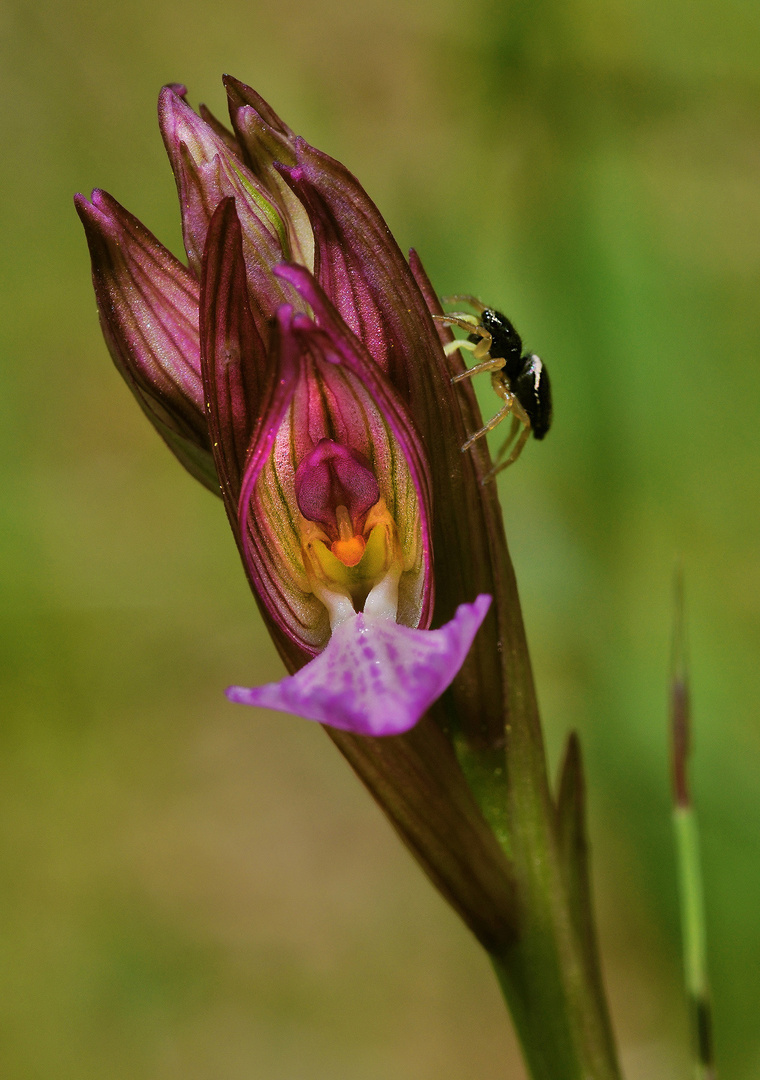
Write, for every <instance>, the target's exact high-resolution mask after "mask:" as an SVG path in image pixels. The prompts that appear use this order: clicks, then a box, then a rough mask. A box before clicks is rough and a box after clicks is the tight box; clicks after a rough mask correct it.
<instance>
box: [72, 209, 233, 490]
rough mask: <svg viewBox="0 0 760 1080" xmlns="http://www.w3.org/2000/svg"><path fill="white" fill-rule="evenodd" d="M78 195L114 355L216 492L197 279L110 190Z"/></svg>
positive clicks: (166, 434) (186, 460) (163, 431)
mask: <svg viewBox="0 0 760 1080" xmlns="http://www.w3.org/2000/svg"><path fill="white" fill-rule="evenodd" d="M74 202H75V204H76V208H77V212H78V214H79V216H80V218H81V219H82V224H83V225H84V228H85V233H86V236H87V243H88V246H89V249H90V256H91V259H92V280H93V285H94V287H95V298H96V300H97V304H98V312H99V314H100V323H101V327H102V329H103V336H104V337H105V339H106V343H107V345H108V348H109V351H110V353H111V356H112V358H113V361H114V363H115V364H116V367H117V368H118V370H119V371H120V372H121V374H122V376H123V377H124V380H125V381H126V383H127V385H128V386H129V387H130V389H131V390H132V392H133V394H134V395H135V397H136V398H137V401H138V402H139V404H140V407H141V408H142V410H143V412H144V413H145V414H146V416H147V417H148V419H149V420H150V421H151V423H152V424H153V426H154V427H155V428H156V430H157V431H158V432H159V434H160V435H161V436H162V438H163V439H164V440H165V441H166V443H167V444H168V445H169V447H170V448H171V449H172V450H173V451H174V453H175V454H176V456H177V457H178V458H179V460H180V461H181V462H182V464H183V465H184V466H185V468H186V469H187V470H188V471H189V472H190V473H192V475H193V476H195V477H196V478H197V479H198V480H200V481H201V483H203V484H205V486H206V487H208V488H209V489H210V490H211V491H213V492H214V493H215V494H217V495H218V494H219V481H218V479H217V475H216V470H215V467H214V459H213V456H212V453H211V444H210V441H209V436H208V426H207V423H206V416H205V408H204V404H203V385H202V381H201V361H200V347H199V341H198V292H199V290H198V282H197V281H196V280H195V278H194V277H193V276H192V274H190V273H189V271H188V270H187V268H186V267H184V266H183V265H182V263H181V262H179V260H178V259H176V258H175V257H174V255H172V253H171V252H170V251H167V249H166V248H165V247H164V246H163V244H161V243H159V241H158V240H157V239H156V238H155V236H153V234H152V233H151V232H149V230H148V229H146V228H145V226H144V225H142V224H141V223H140V222H139V221H138V220H137V218H135V217H133V215H132V214H130V213H129V212H128V211H127V210H125V209H124V207H123V206H121V205H120V204H119V203H118V202H117V201H116V199H114V198H112V196H110V195H109V194H108V193H107V192H105V191H98V190H95V191H93V193H92V196H91V201H88V200H87V199H85V198H84V196H83V195H77V196H76V197H75V199H74Z"/></svg>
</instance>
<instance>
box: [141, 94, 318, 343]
mask: <svg viewBox="0 0 760 1080" xmlns="http://www.w3.org/2000/svg"><path fill="white" fill-rule="evenodd" d="M158 119H159V125H160V127H161V134H162V135H163V138H164V143H165V145H166V150H167V153H168V155H169V160H170V162H171V165H172V169H173V170H174V176H175V179H176V182H177V190H178V193H179V200H180V207H181V209H182V235H183V239H184V243H185V250H186V252H187V257H188V262H189V265H190V270H191V271H192V272H193V273H194V274H195V275H196V276H198V277H200V274H201V266H202V260H203V251H204V248H205V244H206V235H207V232H208V227H209V224H210V222H211V219H212V217H213V215H214V212H215V211H216V209H217V207H218V205H219V203H220V202H221V201H222V200H223V199H225V198H229V197H232V198H234V199H235V203H236V208H237V214H238V218H239V220H240V224H241V228H242V237H243V251H244V256H245V267H246V276H247V280H248V291H249V299H250V304H251V313H252V315H253V319H254V322H255V324H256V327H257V330H258V332H259V335H260V336H261V337H262V338H263V339H264V341H265V342H266V327H267V324H268V322H269V320H270V319H271V317H272V316H273V314H274V312H275V310H276V309H277V307H278V306H279V305H280V304H282V303H286V302H291V303H293V302H295V303H297V302H298V301H297V297H295V296H294V294H293V293H292V290H290V289H289V288H288V287H287V285H286V283H285V282H282V281H280V280H278V279H277V278H276V277H275V276H274V274H273V270H274V267H275V266H276V265H277V264H278V263H280V262H282V261H283V260H288V259H290V258H292V257H294V254H293V252H291V245H290V240H289V236H288V225H287V222H286V220H285V217H284V214H283V211H282V209H281V207H280V206H279V205H278V202H277V198H276V197H275V195H273V193H272V192H270V191H269V190H268V189H267V188H266V187H265V186H264V184H262V183H261V181H260V180H259V178H258V177H257V176H256V175H255V174H254V173H253V172H251V170H250V169H249V168H248V167H247V165H246V164H245V163H244V162H243V161H242V160H241V156H240V152H239V151H238V152H236V151H235V150H234V149H233V148H232V145H231V142H230V139H231V134H230V133H226V134H222V133H220V132H219V128H220V127H221V125H219V124H218V122H217V123H216V125H215V126H212V125H211V124H209V123H208V122H207V121H206V120H204V119H202V118H201V117H200V116H198V114H197V113H196V112H194V111H193V109H191V108H190V106H189V105H188V104H187V102H186V101H185V100H184V87H181V86H176V85H170V86H165V87H164V88H163V90H162V91H161V94H160V96H159V99H158ZM299 250H300V249H299ZM296 257H297V255H296Z"/></svg>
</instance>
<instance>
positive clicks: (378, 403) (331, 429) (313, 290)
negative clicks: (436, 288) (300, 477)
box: [238, 267, 433, 654]
mask: <svg viewBox="0 0 760 1080" xmlns="http://www.w3.org/2000/svg"><path fill="white" fill-rule="evenodd" d="M277 272H278V274H280V275H282V276H283V277H287V279H288V280H290V281H291V282H293V284H294V285H296V286H297V287H298V289H299V291H300V292H301V294H302V296H303V297H304V298H305V299H306V300H307V301H308V302H309V303H310V304H311V305H313V307H314V311H315V314H316V315H317V317H318V318H320V322H321V325H320V326H317V325H315V323H314V322H313V321H312V320H311V319H308V318H307V317H306V316H304V315H301V314H298V313H295V312H293V310H292V308H290V307H283V308H281V309H280V311H279V312H278V317H277V328H276V332H275V336H274V339H273V342H272V359H273V361H274V363H275V367H276V370H277V371H278V375H279V378H278V380H277V383H276V385H275V386H274V387H273V389H272V393H271V395H270V397H269V399H268V403H267V405H266V407H265V408H264V410H263V412H262V416H261V420H260V423H259V425H258V426H257V429H256V432H255V433H254V436H253V439H252V443H251V452H250V457H249V460H248V462H247V464H246V470H245V475H244V478H243V482H242V489H241V494H240V503H239V508H238V520H239V522H240V530H241V534H242V544H243V552H244V557H245V561H246V564H247V567H248V569H249V572H250V574H251V577H252V579H253V580H254V581H255V583H256V586H257V590H258V592H259V595H260V596H261V597H262V598H263V600H264V602H265V603H266V605H267V607H268V608H269V610H270V612H271V613H272V615H273V616H274V617H275V618H278V619H279V621H280V624H281V626H283V628H284V629H285V630H286V632H287V633H288V634H289V635H290V636H291V637H292V638H293V639H294V640H295V641H296V642H297V643H298V644H299V645H300V646H301V648H304V649H306V650H307V651H309V652H311V653H312V654H314V653H316V652H319V651H320V650H321V649H323V648H324V646H325V645H326V644H327V641H328V639H329V636H330V624H329V619H328V613H327V609H326V608H325V606H324V604H323V603H322V602H321V601H320V600H319V599H318V597H317V596H316V594H315V592H314V589H313V583H312V582H311V581H310V579H309V576H308V573H307V568H306V566H305V564H304V556H303V537H302V532H301V527H302V522H301V521H300V515H299V512H298V498H297V491H296V472H297V470H298V466H299V464H300V463H301V461H303V460H304V459H305V458H306V457H307V456H308V455H309V454H310V453H311V452H312V451H313V449H314V447H315V446H316V445H317V444H318V443H319V442H320V441H321V440H322V439H330V440H335V441H337V442H338V443H340V444H343V445H345V446H348V447H350V448H351V449H352V450H354V451H357V452H358V453H359V454H360V455H362V457H363V458H365V459H366V460H367V462H369V463H370V465H371V467H372V470H373V472H374V475H375V476H376V478H377V481H378V484H379V488H380V493H381V496H382V498H383V500H384V505H385V507H386V509H387V512H388V514H389V515H390V518H391V519H392V521H393V522H394V523H395V529H396V531H397V536H398V545H399V549H400V552H401V560H402V565H401V570H402V573H401V578H400V581H399V592H398V620H399V622H401V623H403V624H405V625H407V626H413V627H416V626H428V625H429V623H430V618H431V616H432V605H433V581H432V560H431V548H430V536H429V522H430V500H429V479H428V475H427V466H426V464H425V461H424V456H423V454H422V451H421V448H420V446H419V442H418V439H417V436H416V434H415V433H414V430H413V428H412V427H411V425H410V423H409V420H408V418H407V417H406V415H405V413H404V410H403V406H402V404H401V402H400V401H399V400H398V397H397V395H396V394H395V393H394V391H393V389H392V387H391V386H390V385H389V384H388V383H387V382H386V381H385V380H384V379H383V378H382V376H381V375H380V373H379V371H378V369H377V367H376V366H375V365H374V364H373V363H372V360H371V359H370V357H368V356H367V355H366V353H365V352H364V350H363V349H362V346H361V344H360V343H359V342H358V341H356V339H354V338H353V335H351V334H350V333H349V332H348V331H347V330H346V329H345V327H342V324H341V323H340V320H339V319H338V318H337V315H336V314H335V312H334V311H333V310H332V308H331V307H330V304H329V302H328V301H327V299H326V298H325V297H324V295H323V294H322V292H321V290H320V289H319V287H318V286H317V285H316V283H314V282H313V279H311V277H310V275H309V274H308V273H307V272H306V271H305V270H303V268H301V267H281V268H278V271H277ZM341 327H342V328H341Z"/></svg>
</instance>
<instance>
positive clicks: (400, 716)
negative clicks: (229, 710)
mask: <svg viewBox="0 0 760 1080" xmlns="http://www.w3.org/2000/svg"><path fill="white" fill-rule="evenodd" d="M490 605H491V597H490V596H486V595H481V596H478V597H477V599H476V600H475V602H474V603H472V604H461V605H460V606H459V607H458V608H457V611H456V614H455V616H454V618H453V619H452V620H451V622H448V623H446V625H445V626H442V627H441V628H440V629H439V630H413V629H411V628H410V627H408V626H400V625H399V624H398V623H395V622H393V621H392V620H390V619H384V618H379V617H377V616H370V615H363V614H359V615H354V616H353V617H352V618H350V619H348V620H347V621H346V622H344V623H341V624H340V626H338V627H337V628H336V629H335V630H334V631H333V634H332V637H331V638H330V642H329V644H328V645H327V647H326V648H325V649H324V651H323V652H321V653H320V654H319V656H317V657H315V659H314V660H312V661H311V662H310V663H309V664H307V665H306V667H304V668H301V670H300V671H299V672H297V673H296V674H295V675H290V676H286V677H285V678H284V679H281V680H280V682H277V683H267V684H266V685H265V686H257V687H253V688H251V689H247V688H246V687H243V686H231V687H230V688H229V689H228V690H227V697H228V698H229V700H230V701H234V702H238V703H239V704H241V705H258V706H260V707H262V708H267V709H275V710H277V711H278V712H288V713H295V714H296V715H297V716H302V717H304V718H305V719H307V720H316V721H318V722H319V723H320V724H327V725H328V726H330V727H335V728H341V729H342V730H344V731H353V732H354V733H355V734H357V735H400V734H401V733H402V732H404V731H408V730H409V729H410V728H412V727H414V725H415V724H416V723H417V721H418V720H419V719H420V717H421V716H422V714H423V713H424V712H425V711H426V710H427V709H428V708H429V706H430V705H432V703H433V702H434V701H435V700H436V698H438V697H440V695H441V694H442V693H443V691H444V690H445V689H446V687H447V686H449V684H450V683H451V682H452V680H453V679H454V676H455V675H456V674H457V672H458V671H459V669H460V668H461V666H462V664H463V663H464V660H465V657H466V656H467V653H468V652H469V649H470V646H471V645H472V641H473V638H474V637H475V634H476V633H477V631H478V628H479V627H480V624H481V623H482V622H483V619H484V618H485V616H486V612H487V611H488V608H489V607H490Z"/></svg>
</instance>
